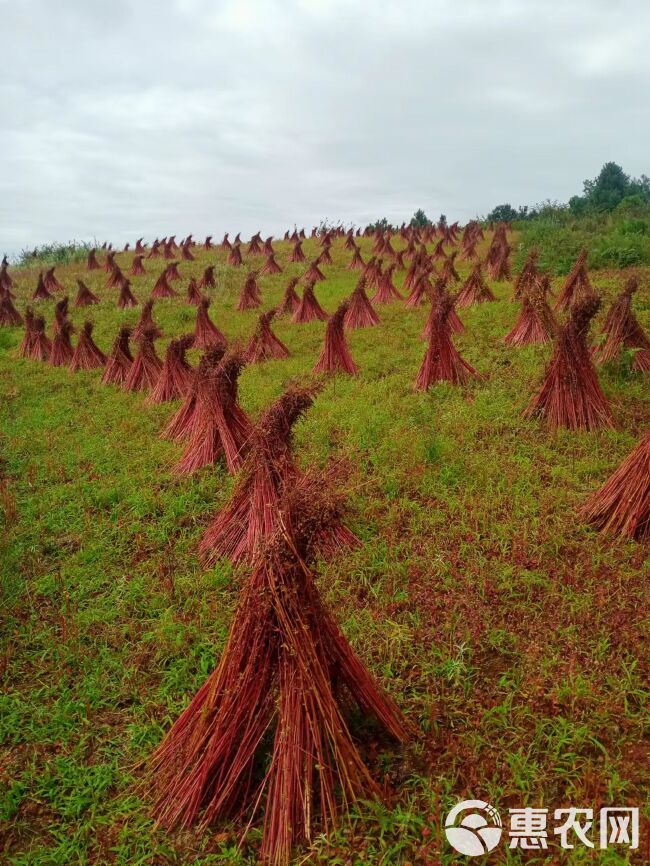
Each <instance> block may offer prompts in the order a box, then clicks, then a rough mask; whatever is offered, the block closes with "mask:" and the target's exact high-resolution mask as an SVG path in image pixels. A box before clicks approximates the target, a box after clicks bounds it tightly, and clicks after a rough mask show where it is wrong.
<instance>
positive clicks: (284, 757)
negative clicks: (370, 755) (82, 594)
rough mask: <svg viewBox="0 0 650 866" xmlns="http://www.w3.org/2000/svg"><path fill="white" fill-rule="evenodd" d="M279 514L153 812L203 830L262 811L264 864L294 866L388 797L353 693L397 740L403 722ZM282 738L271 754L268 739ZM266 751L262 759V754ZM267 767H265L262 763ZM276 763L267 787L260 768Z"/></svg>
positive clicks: (175, 745) (184, 720)
mask: <svg viewBox="0 0 650 866" xmlns="http://www.w3.org/2000/svg"><path fill="white" fill-rule="evenodd" d="M297 536H298V532H297V531H294V529H293V527H292V526H291V525H290V515H289V511H288V509H282V524H281V529H280V530H279V531H278V533H277V534H276V535H275V536H274V537H273V538H272V539H271V540H270V541H269V542H268V544H267V545H266V546H265V547H264V549H263V551H262V552H260V555H259V557H258V558H257V559H256V562H255V565H254V566H253V569H252V573H251V575H250V577H249V579H248V581H247V583H246V585H245V586H244V589H243V591H242V596H241V601H240V604H239V606H238V609H237V612H236V614H235V617H234V620H233V624H232V628H231V631H230V635H229V638H228V641H227V644H226V647H225V649H224V652H223V655H222V658H221V661H220V663H219V665H218V667H217V669H216V670H215V671H214V673H213V674H212V675H211V676H210V677H209V678H208V680H207V681H206V683H205V684H204V685H203V686H202V688H201V689H200V690H199V692H198V693H197V695H196V696H195V698H194V699H193V700H192V702H191V703H190V704H189V706H188V707H187V709H186V710H185V711H184V713H183V714H182V715H181V716H180V718H179V719H178V720H177V722H176V723H175V725H174V726H173V727H172V729H171V730H170V731H169V733H168V734H167V736H166V738H165V740H164V741H163V743H162V744H161V745H160V746H159V748H158V750H157V751H156V753H155V755H154V758H153V770H154V784H155V786H156V790H157V794H158V797H157V801H156V806H155V813H156V817H157V819H158V821H159V823H161V824H163V825H164V826H167V827H174V826H179V825H180V826H181V827H187V826H189V825H190V824H192V823H194V822H195V821H198V820H200V821H201V823H202V824H203V825H204V826H207V825H209V824H211V823H213V822H214V821H216V820H218V819H220V818H222V817H226V816H229V815H231V814H232V812H233V809H235V808H236V809H237V810H240V811H241V810H245V811H246V812H247V813H248V814H249V816H250V817H249V819H248V823H250V821H252V820H253V819H254V818H255V816H256V815H257V814H258V812H260V811H261V810H262V809H263V810H264V815H265V818H264V834H263V838H262V848H261V852H260V860H261V862H265V863H266V862H268V863H272V864H274V866H288V863H289V860H290V857H291V853H292V848H293V846H294V845H295V844H297V843H300V842H303V841H309V840H311V839H312V833H313V832H314V828H313V827H312V823H313V821H314V816H315V815H318V816H319V831H318V832H320V833H325V834H327V833H328V832H330V830H331V829H332V828H334V827H335V826H336V825H337V818H338V813H339V811H340V808H341V807H340V806H339V801H341V802H342V804H343V806H342V808H343V809H344V810H345V809H347V808H349V806H350V805H351V804H353V803H355V802H357V801H358V800H361V799H367V798H368V797H376V798H380V797H381V788H380V787H379V785H378V784H377V783H376V782H375V781H374V779H373V778H372V776H371V775H370V773H369V771H368V770H367V769H366V767H365V765H364V763H363V760H362V758H361V755H360V754H359V752H358V750H357V747H356V745H355V743H354V741H353V739H352V736H351V734H350V731H349V729H348V726H347V724H346V721H345V718H344V709H345V706H346V705H345V702H344V699H343V698H342V692H341V689H340V686H344V687H345V694H346V695H349V697H350V698H351V699H352V700H353V701H354V702H355V703H356V704H357V706H358V708H359V709H360V710H361V711H362V712H363V713H364V714H366V715H371V716H374V717H375V718H376V719H377V721H378V722H379V724H380V725H381V726H382V727H383V728H384V730H385V731H386V732H387V733H388V734H390V735H392V736H393V737H394V738H395V739H396V740H398V741H404V740H406V738H407V736H408V733H407V727H406V723H405V721H404V719H403V717H402V715H401V713H400V711H399V710H398V708H397V707H396V705H395V704H394V702H393V701H392V700H391V699H390V698H389V697H388V696H387V695H385V694H384V693H383V692H382V691H381V689H380V688H379V686H378V685H377V683H376V682H375V680H374V679H373V677H372V676H371V674H370V673H369V672H368V671H367V669H366V668H365V667H364V666H363V664H362V663H361V661H360V659H359V658H358V656H357V655H356V653H355V652H354V650H353V649H352V647H351V646H350V644H349V643H348V641H347V639H346V638H345V636H344V635H343V633H342V631H341V630H340V628H339V627H338V625H337V624H336V622H335V620H334V618H333V616H332V614H331V613H330V612H329V611H328V610H327V608H325V606H324V604H323V602H322V600H321V598H320V596H319V594H318V590H317V588H316V583H315V580H314V577H313V575H312V573H311V571H310V570H309V568H308V566H307V565H306V564H305V561H304V559H303V557H302V555H301V547H302V546H303V543H302V541H301V540H300V539H299V538H298V537H297ZM273 729H275V733H274V740H273V744H272V745H271V744H270V743H269V739H268V737H267V736H265V735H266V734H267V733H270V732H271V731H273ZM265 753H266V754H265ZM265 757H266V760H265ZM259 765H262V766H264V765H268V769H266V770H265V771H264V772H263V774H262V777H261V778H262V781H261V784H259V785H258V784H257V783H256V782H255V781H254V778H255V774H256V768H257V766H259Z"/></svg>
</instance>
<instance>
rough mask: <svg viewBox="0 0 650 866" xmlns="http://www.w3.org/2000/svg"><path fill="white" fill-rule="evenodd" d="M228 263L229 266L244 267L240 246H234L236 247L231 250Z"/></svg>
mask: <svg viewBox="0 0 650 866" xmlns="http://www.w3.org/2000/svg"><path fill="white" fill-rule="evenodd" d="M227 261H228V264H229V265H233V266H234V267H236V268H237V267H240V265H243V263H244V261H243V259H242V256H241V246H240V245H239V244H234V246H232V247H231V248H230V252H229V253H228V259H227Z"/></svg>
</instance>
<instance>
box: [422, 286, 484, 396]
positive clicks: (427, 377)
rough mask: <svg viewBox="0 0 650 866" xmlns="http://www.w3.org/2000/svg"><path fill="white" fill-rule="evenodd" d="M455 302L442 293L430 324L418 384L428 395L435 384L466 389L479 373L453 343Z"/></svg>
mask: <svg viewBox="0 0 650 866" xmlns="http://www.w3.org/2000/svg"><path fill="white" fill-rule="evenodd" d="M454 300H455V299H454V298H453V297H452V296H451V295H450V294H449V293H448V292H446V291H444V290H442V287H441V291H440V294H439V295H438V296H437V297H436V299H435V300H434V302H433V306H432V308H431V313H430V315H429V320H428V322H427V330H428V338H429V345H428V347H427V351H426V354H425V356H424V359H423V361H422V366H421V367H420V372H419V373H418V375H417V378H416V380H415V388H416V390H418V391H428V390H429V388H430V387H431V385H433V384H435V383H436V382H450V383H451V384H452V385H464V384H465V383H466V382H467V381H469V379H471V378H472V377H478V373H477V372H476V370H475V369H474V368H473V367H472V366H471V365H470V364H468V363H467V361H465V360H464V359H463V358H462V357H461V355H460V352H459V351H458V349H457V348H456V347H455V346H454V342H453V340H452V336H451V334H452V329H451V325H450V321H449V320H450V316H451V315H452V312H453V311H454Z"/></svg>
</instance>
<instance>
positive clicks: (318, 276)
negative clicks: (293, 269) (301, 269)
mask: <svg viewBox="0 0 650 866" xmlns="http://www.w3.org/2000/svg"><path fill="white" fill-rule="evenodd" d="M324 279H325V276H324V274H323V273H322V271H321V270H320V268H319V267H318V265H317V263H316V262H315V261H314V262H312V263H311V264H310V265H309V267H308V268H307V270H306V271H305V273H304V274H303V281H304V283H305V285H309V284H310V283H311V284H312V285H313V284H314V283H319V282H322V281H323V280H324Z"/></svg>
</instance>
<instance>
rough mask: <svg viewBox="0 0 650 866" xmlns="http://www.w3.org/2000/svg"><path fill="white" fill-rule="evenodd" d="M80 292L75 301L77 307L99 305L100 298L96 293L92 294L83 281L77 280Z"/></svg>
mask: <svg viewBox="0 0 650 866" xmlns="http://www.w3.org/2000/svg"><path fill="white" fill-rule="evenodd" d="M77 286H78V287H79V291H78V292H77V297H76V299H75V302H74V305H75V307H89V306H91V305H92V304H98V303H99V298H98V297H97V295H96V294H95V293H94V292H91V291H90V289H89V288H88V286H87V285H86V284H85V283H84V281H83V280H77Z"/></svg>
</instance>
